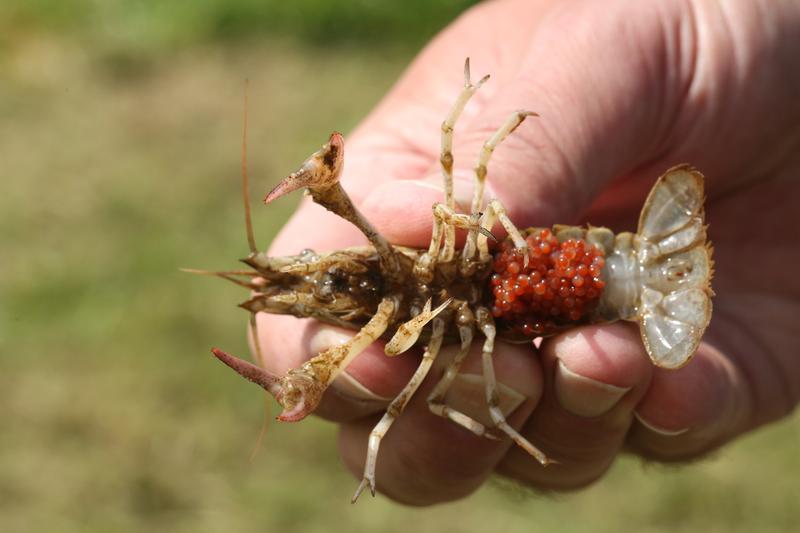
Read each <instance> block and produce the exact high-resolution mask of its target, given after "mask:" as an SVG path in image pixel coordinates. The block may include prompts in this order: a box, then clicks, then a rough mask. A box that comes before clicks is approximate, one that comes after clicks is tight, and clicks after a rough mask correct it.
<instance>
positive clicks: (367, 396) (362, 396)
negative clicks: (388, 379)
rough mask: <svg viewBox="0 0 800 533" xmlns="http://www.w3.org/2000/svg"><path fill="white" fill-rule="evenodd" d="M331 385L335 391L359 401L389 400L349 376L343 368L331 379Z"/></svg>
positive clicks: (389, 399)
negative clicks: (342, 370)
mask: <svg viewBox="0 0 800 533" xmlns="http://www.w3.org/2000/svg"><path fill="white" fill-rule="evenodd" d="M333 387H334V388H335V389H336V392H338V393H339V394H341V395H343V396H347V397H348V398H351V399H353V400H358V401H360V402H390V401H392V399H391V398H387V397H385V396H379V395H377V394H375V393H374V392H372V391H371V390H369V389H368V388H366V387H365V386H364V385H363V384H362V383H361V382H360V381H358V380H357V379H356V378H354V377H353V376H351V375H350V374H348V373H347V371H346V370H345V371H344V372H342V373H341V374H339V375H338V376H336V379H335V380H333Z"/></svg>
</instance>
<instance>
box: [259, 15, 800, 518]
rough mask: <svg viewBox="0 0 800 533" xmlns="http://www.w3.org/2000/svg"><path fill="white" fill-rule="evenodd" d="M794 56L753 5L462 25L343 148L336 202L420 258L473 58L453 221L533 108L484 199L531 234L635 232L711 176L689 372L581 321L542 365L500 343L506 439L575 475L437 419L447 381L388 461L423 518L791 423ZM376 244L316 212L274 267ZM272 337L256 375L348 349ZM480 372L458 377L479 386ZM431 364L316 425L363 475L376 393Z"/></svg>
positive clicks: (475, 19)
mask: <svg viewBox="0 0 800 533" xmlns="http://www.w3.org/2000/svg"><path fill="white" fill-rule="evenodd" d="M798 54H800V7H798V6H797V4H796V3H793V2H791V1H782V2H770V3H769V6H768V7H767V3H766V2H757V1H755V0H753V1H747V2H745V1H743V2H737V3H730V4H723V3H716V2H701V1H699V0H698V1H686V2H662V3H658V4H651V3H647V4H645V3H633V2H626V1H622V0H609V1H607V2H602V3H601V2H580V1H569V2H558V3H553V2H544V1H541V2H531V1H519V0H504V1H497V2H492V3H488V4H483V5H479V6H477V7H476V8H474V9H472V10H470V11H469V12H467V13H466V14H465V15H464V16H462V17H461V18H460V19H458V20H457V21H456V22H455V23H453V24H452V25H451V26H450V27H449V28H448V29H446V30H445V31H444V32H443V33H442V34H441V35H440V36H439V37H437V38H436V39H435V40H434V41H433V42H432V43H431V44H430V45H429V47H428V48H427V49H426V50H425V51H423V52H422V54H420V56H419V57H418V58H417V59H416V60H415V62H414V63H413V64H412V66H411V67H410V68H409V70H408V71H407V72H406V74H405V75H404V76H403V78H402V79H401V80H400V81H399V82H398V84H397V86H396V87H395V88H394V89H393V90H392V91H391V92H390V94H389V95H387V97H386V98H385V99H384V101H383V102H382V103H381V104H380V105H379V106H378V107H377V108H376V109H375V110H374V112H373V113H372V114H371V115H370V116H369V117H368V118H367V119H366V120H365V121H364V122H363V123H362V125H361V126H359V128H358V129H357V131H356V132H355V133H354V134H353V135H352V136H351V137H350V138H349V139H348V144H347V146H346V156H345V161H346V163H345V171H344V175H343V178H342V183H343V186H344V187H345V189H346V190H347V191H348V192H349V193H350V195H351V196H352V197H353V200H354V201H355V203H356V204H357V205H358V206H359V207H360V209H361V210H362V212H363V213H364V214H365V216H366V217H367V218H368V219H369V220H370V221H371V222H372V223H373V224H374V225H375V226H376V228H377V229H378V230H379V231H381V232H382V233H383V234H384V235H385V236H386V237H387V238H388V239H389V240H390V241H391V242H392V243H395V244H404V245H410V246H418V247H424V246H427V244H428V241H429V239H430V231H431V210H430V207H431V205H432V204H433V203H434V202H435V201H441V200H442V192H441V185H440V181H441V178H440V176H439V170H438V156H439V140H438V137H439V124H440V122H441V120H442V119H443V118H444V116H445V115H446V113H447V111H448V109H449V107H450V106H451V105H452V101H453V99H454V98H455V96H456V94H457V92H458V90H459V87H460V85H461V83H462V80H461V68H460V65H461V63H462V62H463V59H464V57H467V56H469V57H470V58H471V60H472V67H473V73H474V75H475V77H476V78H477V77H479V76H480V75H482V74H483V73H485V72H489V73H491V75H492V79H491V80H490V81H489V82H488V83H487V84H486V85H485V86H484V87H483V88H481V89H480V91H478V93H476V95H475V96H474V97H473V99H472V101H471V103H470V105H469V106H468V107H467V109H466V110H465V112H464V115H463V116H462V118H461V119H460V120H459V122H458V123H457V124H456V133H455V144H454V156H455V180H456V198H457V200H458V201H459V203H460V204H461V205H469V198H470V193H471V184H472V177H471V167H472V165H473V164H474V162H475V158H476V156H477V153H478V150H479V149H480V146H481V144H482V143H483V141H484V140H486V139H487V138H488V137H489V135H491V133H492V132H493V131H494V130H495V129H496V128H497V126H498V125H499V124H500V123H502V121H503V120H504V119H505V118H506V116H507V115H508V114H509V113H510V112H512V111H513V110H516V109H520V108H523V109H532V110H534V111H536V112H538V113H539V114H540V115H541V117H542V118H540V119H530V120H528V121H527V122H526V123H524V124H523V125H522V126H521V127H520V128H519V129H518V130H517V131H516V132H515V133H514V134H513V135H512V136H511V137H509V138H508V139H507V140H506V141H505V142H504V144H503V145H501V146H500V147H499V148H498V149H497V151H496V153H495V155H494V157H493V159H492V161H491V163H490V166H489V174H488V181H487V194H486V197H488V198H491V197H496V198H498V199H500V200H501V201H502V202H503V203H504V204H505V206H506V208H507V209H508V211H509V214H510V216H511V219H512V220H514V222H515V223H516V224H517V225H518V226H519V227H525V226H533V225H537V226H549V225H551V224H553V223H583V222H591V223H592V224H595V225H606V226H609V227H611V228H612V229H615V230H618V231H619V230H624V229H632V228H634V227H635V221H636V218H637V216H638V212H639V210H640V209H641V206H642V202H643V200H644V197H645V194H646V192H647V190H649V188H650V186H651V185H652V183H653V181H654V180H655V178H656V177H657V176H658V175H660V174H661V173H662V172H663V171H664V170H665V169H667V168H668V167H670V166H672V165H674V164H676V163H680V162H690V163H691V164H693V165H694V166H696V167H697V168H698V169H700V170H701V171H702V172H703V173H704V174H705V175H706V177H707V183H706V186H707V193H708V202H707V207H706V214H707V219H708V221H709V223H710V225H711V226H710V230H709V237H710V239H711V241H712V242H713V243H714V247H715V254H714V255H715V261H716V276H715V279H714V289H715V290H716V292H717V297H716V298H715V300H714V318H713V319H712V322H711V325H710V327H709V330H708V331H707V333H706V336H705V339H704V342H703V343H702V344H701V346H700V348H699V350H698V352H697V354H696V355H695V357H694V359H693V360H692V361H691V362H690V363H689V364H688V365H687V366H685V367H684V368H682V369H680V370H677V371H664V370H660V369H657V368H654V367H653V366H652V365H651V364H650V362H649V360H648V358H647V355H646V353H645V352H644V348H643V346H642V344H641V341H640V339H639V335H638V332H637V330H636V328H635V327H631V326H630V325H629V324H613V325H607V326H586V327H582V328H579V329H576V330H572V331H570V332H568V333H565V334H561V335H557V336H555V337H551V338H548V339H545V340H544V341H543V342H542V343H541V345H540V346H539V348H538V349H537V348H535V347H534V346H531V345H526V346H520V345H505V344H504V345H498V346H497V348H496V351H495V366H496V372H497V377H498V380H499V381H500V382H501V383H503V384H504V385H505V386H506V389H505V390H506V395H507V396H508V397H509V398H510V400H511V401H514V400H517V401H518V403H519V404H518V406H517V408H516V409H515V410H514V411H513V413H512V414H511V415H510V417H509V421H510V423H511V424H512V425H513V426H514V427H516V428H518V429H519V430H520V432H521V433H522V434H523V435H524V436H526V437H527V438H528V439H529V440H530V441H531V442H533V443H534V444H536V445H537V446H539V447H540V448H542V449H543V450H544V451H545V452H546V453H547V454H548V455H549V456H551V457H552V458H554V459H556V460H557V461H558V462H559V463H560V464H557V465H552V466H549V467H547V468H542V467H541V466H540V465H539V464H538V463H537V462H536V461H534V460H533V459H532V458H531V457H529V456H527V455H526V454H525V452H523V451H522V450H520V449H517V448H516V447H514V446H512V445H511V443H510V442H509V441H500V442H498V441H490V440H485V439H479V438H478V437H475V436H473V435H472V434H471V433H469V432H467V431H465V430H463V429H461V428H459V427H457V426H455V425H454V424H452V423H451V422H449V421H447V420H445V419H443V418H439V417H436V416H434V415H432V414H430V412H429V411H428V408H427V405H426V403H425V398H426V396H427V393H428V392H429V390H430V389H431V387H432V386H433V384H434V382H435V377H436V376H431V377H430V378H429V379H428V380H427V381H426V383H424V384H423V386H422V387H421V389H420V390H419V391H418V393H417V394H416V396H415V397H414V398H413V399H412V401H411V403H410V404H409V405H408V407H407V408H406V410H405V412H404V413H403V415H402V416H401V417H400V419H399V420H398V421H397V422H396V423H395V425H394V426H393V427H392V430H391V431H390V432H389V433H388V434H387V436H386V438H385V439H384V441H383V444H382V445H381V452H380V456H379V460H378V469H377V479H378V488H379V489H380V490H381V491H382V492H384V493H386V494H387V495H388V496H390V497H392V498H394V499H396V500H399V501H403V502H407V503H413V504H429V503H434V502H437V501H444V500H451V499H455V498H459V497H462V496H464V495H466V494H468V493H470V492H471V491H472V490H474V489H475V488H477V487H478V486H480V485H481V484H482V483H483V482H484V481H485V480H486V479H487V477H488V476H490V475H491V474H492V473H493V472H499V473H501V474H503V475H506V476H509V477H512V478H515V479H517V480H520V481H521V482H523V483H525V484H528V485H530V486H533V487H540V488H547V489H572V488H577V487H580V486H583V485H586V484H588V483H590V482H592V481H594V480H596V479H597V478H599V477H600V476H602V474H603V473H604V472H605V471H606V470H607V469H608V467H609V466H610V464H611V463H612V462H613V460H614V458H615V457H616V456H617V455H618V454H619V453H620V452H622V451H631V452H633V453H636V454H639V455H642V456H645V457H648V458H654V459H658V460H664V461H677V460H684V459H689V458H692V457H696V456H698V455H701V454H703V453H705V452H707V451H709V450H711V449H714V448H716V447H718V446H720V445H722V444H724V443H725V442H727V441H729V440H731V439H733V438H734V437H736V436H737V435H740V434H742V433H744V432H746V431H749V430H752V429H753V428H755V427H757V426H759V425H762V424H764V423H767V422H769V421H772V420H776V419H778V418H781V417H783V416H785V415H786V414H787V413H789V412H790V411H791V410H792V409H793V408H794V406H795V405H796V404H797V402H798V399H800V356H799V354H800V341H798V339H797V336H796V335H794V332H793V330H792V327H793V320H792V319H793V317H795V316H798V312H800V277H798V276H797V275H796V274H795V273H794V272H793V271H792V270H791V268H792V267H793V266H794V265H797V264H798V260H800V253H798V251H797V248H796V243H797V242H800V211H798V210H797V209H796V207H795V206H794V205H793V202H792V200H796V199H797V198H798V197H799V195H798V193H800V183H799V182H798V176H799V175H800V100H798V98H797V95H798V94H800V71H799V70H798V69H797V68H796V59H795V58H796V57H797V56H798ZM309 228H313V230H312V231H309ZM321 228H324V229H321ZM362 242H364V238H363V237H362V236H361V234H360V233H359V232H358V231H357V230H356V229H355V228H354V227H352V226H351V225H349V223H347V222H345V221H343V220H340V219H338V218H336V217H335V216H334V215H331V214H330V213H327V212H325V211H324V210H323V209H322V208H320V207H319V206H316V205H314V204H311V203H310V202H305V203H303V205H302V206H301V207H300V209H299V210H298V212H297V213H296V214H295V216H294V217H293V218H292V219H291V221H290V222H289V223H288V224H287V225H286V227H285V228H284V230H283V231H282V233H281V234H280V235H279V237H278V238H277V239H276V240H275V242H274V244H273V246H272V249H271V251H270V253H271V254H273V255H286V254H295V253H297V252H298V251H299V248H301V247H302V248H305V247H312V248H315V249H317V250H328V249H336V248H341V247H344V246H351V245H355V244H360V243H362ZM258 319H259V333H260V343H261V346H262V351H263V354H264V359H265V360H264V366H265V368H267V369H268V370H270V371H271V372H274V373H278V374H282V373H284V372H285V371H286V370H288V369H289V368H293V367H297V366H299V365H300V364H301V363H302V362H303V361H304V360H305V359H307V358H308V357H310V356H311V355H313V354H315V353H316V352H317V351H319V350H320V349H322V348H325V347H326V346H328V345H330V344H332V343H334V342H338V341H339V340H340V339H341V338H342V336H343V335H350V334H351V333H346V332H342V331H340V330H336V329H335V328H331V327H329V326H324V325H321V324H319V323H317V322H314V321H311V320H297V319H295V318H293V317H282V316H272V315H264V314H260V315H259V316H258ZM536 352H538V355H536ZM472 355H473V357H471V358H470V359H468V360H467V362H465V364H464V366H463V367H462V372H463V373H467V374H480V362H479V360H478V359H477V358H476V357H474V356H476V355H477V353H475V354H472ZM418 361H419V359H418V357H416V356H414V354H413V353H409V354H406V355H403V356H401V357H397V358H387V357H386V356H385V355H384V354H383V347H382V345H381V343H376V344H375V345H374V346H372V347H370V348H369V349H368V350H367V351H365V352H364V353H362V355H360V356H359V357H358V358H357V359H356V360H355V361H354V362H353V363H352V364H351V365H350V366H349V367H348V369H347V371H346V374H347V376H345V377H344V378H340V379H339V380H338V381H337V382H336V383H335V384H334V386H333V390H331V391H330V392H329V393H328V394H326V396H325V399H324V401H323V403H322V404H321V405H320V408H319V410H318V413H319V414H321V415H322V416H324V417H326V418H329V419H331V420H335V421H338V422H340V423H341V432H340V447H341V453H342V456H343V458H344V460H345V463H346V464H347V465H348V467H349V468H351V469H352V470H353V472H354V473H356V475H357V476H358V477H360V476H361V472H362V468H363V461H364V456H365V452H366V442H367V435H368V433H369V431H370V430H371V429H372V426H373V425H374V424H375V422H376V421H377V417H379V416H380V414H381V413H382V411H383V409H385V406H386V404H387V403H388V402H387V401H386V400H385V399H384V398H391V397H393V396H394V395H395V394H397V392H399V391H400V389H401V388H402V387H403V385H404V384H405V383H406V381H407V380H408V379H409V377H410V376H411V374H412V372H413V369H414V368H415V366H416V364H418ZM514 391H516V394H515V392H514ZM455 392H456V393H457V394H458V393H460V394H461V395H462V396H463V397H464V398H462V400H464V401H465V402H467V403H469V401H470V399H471V398H478V399H480V398H482V395H483V390H482V388H481V387H478V388H475V387H470V380H468V379H464V380H461V381H460V382H459V384H458V386H457V387H456V391H455ZM370 398H371V399H370Z"/></svg>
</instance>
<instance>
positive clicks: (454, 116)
mask: <svg viewBox="0 0 800 533" xmlns="http://www.w3.org/2000/svg"><path fill="white" fill-rule="evenodd" d="M488 79H489V76H488V75H487V76H484V77H483V78H481V79H480V80H478V82H477V83H475V84H473V83H472V81H471V79H470V71H469V58H467V60H466V61H465V62H464V88H463V89H461V92H460V93H459V94H458V98H456V101H455V103H454V104H453V107H452V108H451V109H450V113H449V114H448V115H447V117H446V118H445V119H444V121H443V122H442V139H441V143H442V146H441V153H440V157H439V161H440V163H441V166H442V180H443V182H444V204H445V205H446V206H447V207H448V208H450V209H451V210H455V200H454V199H453V128H454V127H455V124H456V121H457V120H458V117H459V116H460V115H461V112H462V111H464V106H466V105H467V102H468V101H469V99H470V98H471V97H472V95H473V94H475V91H477V90H478V89H479V88H480V86H481V85H483V84H484V83H485V82H486V80H488ZM444 235H445V242H455V228H454V227H452V226H450V225H445V226H444ZM450 259H452V253H450V255H449V256H448V254H447V249H446V248H445V250H444V251H443V254H442V256H441V257H439V260H441V261H449V260H450Z"/></svg>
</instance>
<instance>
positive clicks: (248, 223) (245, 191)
mask: <svg viewBox="0 0 800 533" xmlns="http://www.w3.org/2000/svg"><path fill="white" fill-rule="evenodd" d="M249 94H250V80H249V79H246V80H244V118H243V121H242V122H243V126H242V201H243V202H244V224H245V228H246V230H247V244H248V245H249V246H250V252H251V253H254V254H255V253H258V248H256V237H255V235H254V234H253V220H252V218H251V217H250V184H249V179H248V177H247V103H248V102H247V101H248V96H249Z"/></svg>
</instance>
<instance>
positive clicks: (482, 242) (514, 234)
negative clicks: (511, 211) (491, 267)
mask: <svg viewBox="0 0 800 533" xmlns="http://www.w3.org/2000/svg"><path fill="white" fill-rule="evenodd" d="M498 219H499V220H500V224H501V225H502V226H503V229H505V230H506V232H507V233H508V236H509V237H511V240H512V241H513V243H514V247H515V248H516V249H517V250H520V251H522V252H523V253H524V256H523V257H524V261H525V263H526V265H527V262H528V254H527V250H528V243H527V242H526V241H525V238H524V237H523V236H522V233H521V232H520V231H519V229H517V227H516V226H515V225H514V223H513V222H511V219H510V218H508V213H507V212H506V208H505V207H504V206H503V204H501V203H500V200H492V201H491V202H489V206H488V208H487V209H486V212H485V213H484V214H483V218H482V219H481V228H482V231H480V232H479V233H480V234H479V235H478V238H477V246H478V251H479V252H480V260H481V261H489V260H490V258H491V255H490V254H489V244H488V242H487V239H486V233H488V232H489V231H490V230H491V229H492V226H494V223H495V221H496V220H498ZM465 257H466V248H465Z"/></svg>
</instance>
